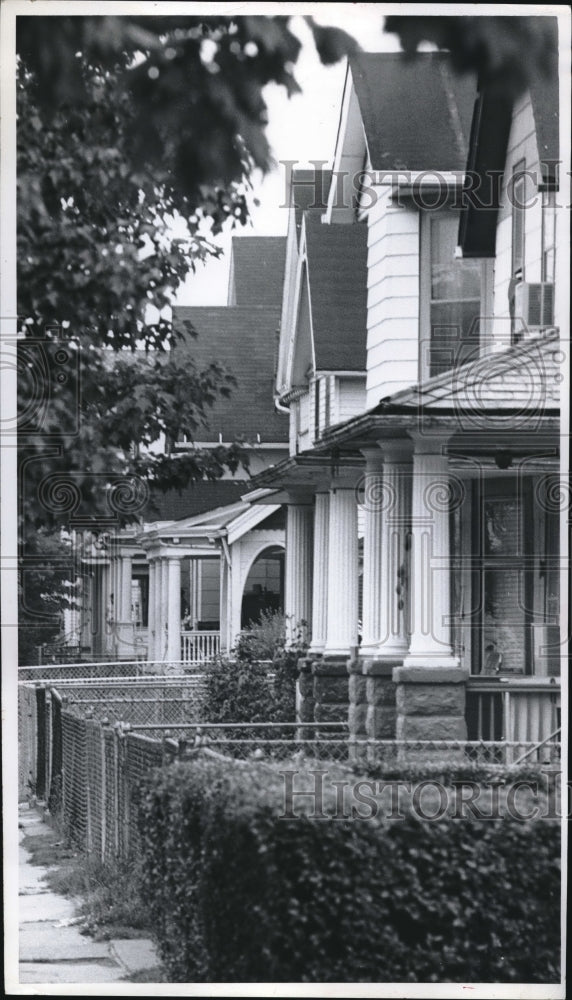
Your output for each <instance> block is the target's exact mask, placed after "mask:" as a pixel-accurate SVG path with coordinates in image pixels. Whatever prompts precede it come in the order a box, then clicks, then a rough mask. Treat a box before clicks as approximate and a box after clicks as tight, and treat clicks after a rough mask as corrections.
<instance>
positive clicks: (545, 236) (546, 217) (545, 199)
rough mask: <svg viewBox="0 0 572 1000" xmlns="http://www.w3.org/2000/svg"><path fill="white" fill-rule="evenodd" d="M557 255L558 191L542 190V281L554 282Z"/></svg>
mask: <svg viewBox="0 0 572 1000" xmlns="http://www.w3.org/2000/svg"><path fill="white" fill-rule="evenodd" d="M555 256H556V192H555V191H543V192H542V274H541V280H542V281H550V282H552V284H553V283H554V269H555V267H554V266H555Z"/></svg>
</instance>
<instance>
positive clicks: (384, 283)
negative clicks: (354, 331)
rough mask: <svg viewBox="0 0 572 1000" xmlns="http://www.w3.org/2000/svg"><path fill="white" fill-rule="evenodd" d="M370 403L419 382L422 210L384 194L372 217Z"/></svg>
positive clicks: (368, 294)
mask: <svg viewBox="0 0 572 1000" xmlns="http://www.w3.org/2000/svg"><path fill="white" fill-rule="evenodd" d="M367 303H368V319H367V380H366V407H367V408H370V407H372V406H375V405H376V403H377V402H378V401H379V399H380V398H382V397H383V396H387V395H389V393H391V392H395V391H397V390H398V389H402V388H405V387H406V386H408V385H411V384H412V383H414V382H415V381H416V380H417V374H418V370H419V362H418V339H419V213H418V212H417V210H415V209H413V208H408V207H399V206H397V205H395V204H394V203H393V202H392V201H391V198H390V196H389V195H388V194H387V192H381V191H380V192H379V193H378V197H377V200H376V203H375V205H374V206H373V207H372V209H371V211H370V213H369V216H368V293H367Z"/></svg>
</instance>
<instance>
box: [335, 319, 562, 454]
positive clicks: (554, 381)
mask: <svg viewBox="0 0 572 1000" xmlns="http://www.w3.org/2000/svg"><path fill="white" fill-rule="evenodd" d="M562 360H563V356H562V353H561V352H560V351H559V335H558V331H557V330H553V331H551V332H550V334H548V335H538V336H535V337H530V338H529V339H528V340H525V341H523V342H521V343H520V344H517V345H515V346H513V347H509V348H507V349H506V350H504V351H499V352H497V353H495V354H489V355H487V356H486V357H483V358H478V359H476V360H475V361H469V362H468V363H467V364H465V365H461V366H460V367H458V368H454V369H452V370H451V371H448V372H444V373H443V374H441V375H436V376H434V377H433V378H431V379H428V380H427V381H425V382H423V383H420V384H418V385H414V386H411V387H409V388H407V389H403V390H401V391H400V392H396V393H394V394H393V395H391V396H386V397H385V398H384V399H381V400H380V402H379V403H378V404H377V406H375V407H373V408H372V409H371V410H368V411H367V412H366V413H364V414H361V415H360V416H358V417H354V418H352V419H351V420H348V421H346V422H345V423H343V424H338V425H337V426H335V427H332V428H331V429H330V430H329V431H327V432H326V433H325V434H324V435H323V438H322V440H321V442H320V443H319V444H318V445H317V449H318V451H319V450H330V449H331V448H332V447H341V446H344V447H347V446H353V447H354V448H359V447H360V445H361V444H362V443H364V444H365V443H366V442H368V441H371V440H373V439H375V438H377V437H384V436H394V435H395V433H396V432H398V431H399V430H401V432H402V433H403V432H407V431H408V430H429V428H430V427H431V426H445V427H449V428H450V429H451V432H452V433H455V432H458V433H459V434H461V435H465V434H467V433H472V432H474V433H477V434H478V433H481V434H482V432H483V430H489V431H494V432H495V433H500V434H501V435H502V433H503V432H506V433H508V434H511V435H513V436H514V435H515V434H516V433H517V432H518V431H519V430H520V431H524V432H525V433H528V434H530V433H531V432H534V431H540V430H542V429H546V430H551V429H554V430H557V428H558V416H559V384H560V367H561V364H562Z"/></svg>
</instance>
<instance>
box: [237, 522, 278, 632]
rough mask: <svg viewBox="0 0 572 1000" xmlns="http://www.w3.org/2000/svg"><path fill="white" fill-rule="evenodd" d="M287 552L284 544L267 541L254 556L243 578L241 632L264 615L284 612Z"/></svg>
mask: <svg viewBox="0 0 572 1000" xmlns="http://www.w3.org/2000/svg"><path fill="white" fill-rule="evenodd" d="M284 551H285V547H284V544H283V543H282V542H276V543H269V542H268V541H264V542H262V543H261V546H260V548H259V550H258V551H257V552H255V553H254V554H253V555H252V558H251V559H250V562H249V564H248V566H247V568H246V569H245V572H244V576H243V584H242V597H241V610H240V627H241V629H243V628H247V627H248V625H249V624H250V623H251V622H256V621H257V620H258V619H259V616H260V613H261V612H262V611H283V610H284Z"/></svg>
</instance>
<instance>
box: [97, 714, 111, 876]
mask: <svg viewBox="0 0 572 1000" xmlns="http://www.w3.org/2000/svg"><path fill="white" fill-rule="evenodd" d="M107 726H109V719H108V718H105V719H102V720H101V726H100V729H99V739H100V753H101V860H102V861H105V851H106V846H107V845H106V840H107V775H106V767H105V731H106V729H107Z"/></svg>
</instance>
